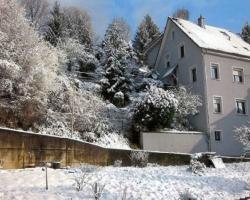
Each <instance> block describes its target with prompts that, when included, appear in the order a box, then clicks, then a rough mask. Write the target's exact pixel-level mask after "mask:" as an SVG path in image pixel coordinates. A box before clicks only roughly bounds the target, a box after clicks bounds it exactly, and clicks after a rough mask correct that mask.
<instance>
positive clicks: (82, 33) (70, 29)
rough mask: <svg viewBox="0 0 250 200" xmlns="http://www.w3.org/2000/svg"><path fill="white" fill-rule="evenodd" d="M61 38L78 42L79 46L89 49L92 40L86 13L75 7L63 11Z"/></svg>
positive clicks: (90, 25) (89, 19) (90, 26)
mask: <svg viewBox="0 0 250 200" xmlns="http://www.w3.org/2000/svg"><path fill="white" fill-rule="evenodd" d="M63 22H64V27H63V37H66V38H72V39H75V40H78V41H79V43H80V44H83V45H85V46H86V47H90V46H91V44H92V42H93V41H92V40H93V30H92V24H91V18H90V16H89V14H88V13H87V12H86V11H83V10H80V9H78V8H76V7H66V8H64V9H63Z"/></svg>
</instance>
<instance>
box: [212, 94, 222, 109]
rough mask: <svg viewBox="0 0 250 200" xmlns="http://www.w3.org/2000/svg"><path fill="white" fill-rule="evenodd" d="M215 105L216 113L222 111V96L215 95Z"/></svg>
mask: <svg viewBox="0 0 250 200" xmlns="http://www.w3.org/2000/svg"><path fill="white" fill-rule="evenodd" d="M213 106H214V113H221V97H214V99H213Z"/></svg>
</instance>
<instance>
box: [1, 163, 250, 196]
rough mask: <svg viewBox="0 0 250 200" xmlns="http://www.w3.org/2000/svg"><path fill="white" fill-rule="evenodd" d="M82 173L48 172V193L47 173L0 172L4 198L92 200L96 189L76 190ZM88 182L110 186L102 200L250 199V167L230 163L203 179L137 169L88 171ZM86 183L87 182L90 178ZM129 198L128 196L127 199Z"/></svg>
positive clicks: (174, 170)
mask: <svg viewBox="0 0 250 200" xmlns="http://www.w3.org/2000/svg"><path fill="white" fill-rule="evenodd" d="M79 173H80V171H79V170H78V169H60V170H53V169H48V174H49V190H48V191H46V190H45V172H44V171H42V168H35V169H24V170H22V169H21V170H0V199H1V200H2V199H3V200H15V199H18V200H21V199H25V200H34V199H36V200H39V199H44V200H45V199H46V200H50V199H67V200H69V199H73V200H74V199H93V189H92V187H91V186H90V185H86V186H85V187H84V188H83V190H82V191H80V192H78V191H76V189H75V187H74V186H73V185H74V176H77V175H79ZM88 178H89V179H88V180H89V183H94V182H98V184H99V186H100V185H101V186H105V187H104V189H103V195H102V197H101V198H100V199H105V200H122V196H126V198H124V199H130V200H132V199H136V200H137V199H141V200H147V199H157V200H159V199H162V200H166V199H180V194H184V193H190V194H192V196H194V197H196V198H197V199H205V200H207V199H220V200H221V199H225V200H230V199H239V198H240V197H242V196H247V195H250V191H249V190H246V188H247V184H246V181H247V180H250V163H240V164H227V165H226V168H225V169H212V168H209V169H206V170H205V173H204V175H203V176H198V175H193V174H192V173H191V172H190V170H189V169H188V166H181V167H176V166H169V167H154V166H149V167H146V168H132V167H99V168H98V169H94V170H90V171H88ZM85 180H86V179H85ZM124 194H126V195H124Z"/></svg>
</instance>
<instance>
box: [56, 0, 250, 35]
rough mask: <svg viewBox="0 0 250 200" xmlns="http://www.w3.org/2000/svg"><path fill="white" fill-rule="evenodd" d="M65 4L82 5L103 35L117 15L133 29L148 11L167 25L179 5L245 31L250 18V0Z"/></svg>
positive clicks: (71, 0) (84, 0)
mask: <svg viewBox="0 0 250 200" xmlns="http://www.w3.org/2000/svg"><path fill="white" fill-rule="evenodd" d="M59 2H60V3H61V5H71V6H77V7H80V8H82V9H84V10H86V11H88V13H89V14H90V16H91V17H92V21H93V27H94V30H95V32H96V34H97V35H99V36H100V37H102V36H103V34H104V32H105V29H106V27H107V25H108V23H110V21H111V20H112V19H113V18H114V17H123V18H125V19H126V20H127V22H128V23H129V24H130V26H131V29H132V33H133V34H134V33H135V31H136V27H137V25H138V23H139V22H140V21H141V20H142V18H143V17H144V16H145V15H146V14H147V13H148V14H150V15H151V16H152V18H153V20H154V21H155V22H156V24H157V25H158V26H159V27H160V30H161V31H162V30H163V29H164V26H165V23H166V19H167V17H168V16H170V15H171V14H172V13H173V12H174V11H175V10H176V9H177V8H183V7H184V8H187V9H188V10H189V11H190V18H191V20H193V21H196V20H197V18H198V17H199V15H200V14H202V15H204V17H205V18H206V23H207V24H209V25H213V26H219V27H223V28H226V29H229V30H231V31H233V32H236V33H238V32H241V28H242V26H243V25H244V23H245V22H246V21H248V20H249V21H250V11H249V10H250V0H59Z"/></svg>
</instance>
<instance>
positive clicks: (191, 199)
mask: <svg viewBox="0 0 250 200" xmlns="http://www.w3.org/2000/svg"><path fill="white" fill-rule="evenodd" d="M179 200H197V197H195V195H193V193H192V192H191V191H190V190H188V189H186V190H185V192H183V193H181V194H180V198H179Z"/></svg>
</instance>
